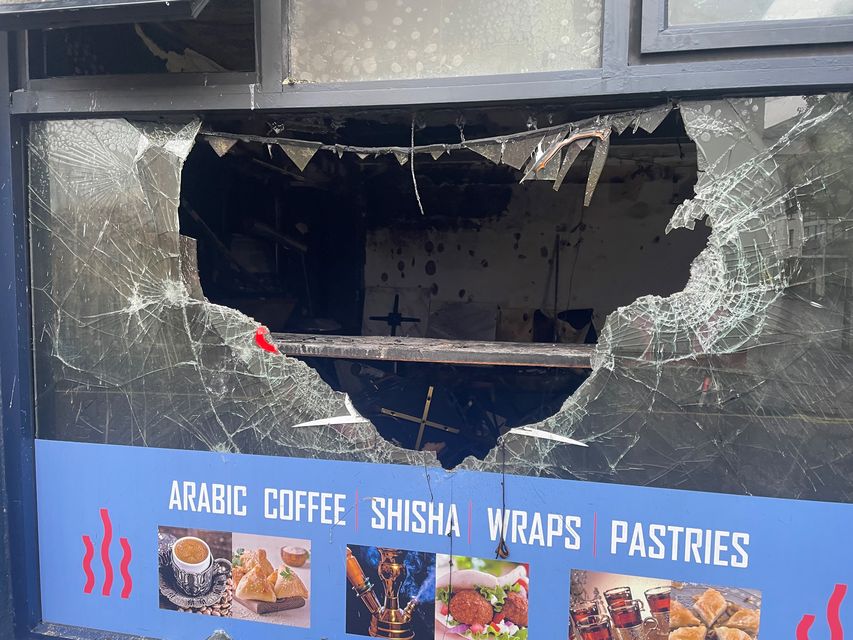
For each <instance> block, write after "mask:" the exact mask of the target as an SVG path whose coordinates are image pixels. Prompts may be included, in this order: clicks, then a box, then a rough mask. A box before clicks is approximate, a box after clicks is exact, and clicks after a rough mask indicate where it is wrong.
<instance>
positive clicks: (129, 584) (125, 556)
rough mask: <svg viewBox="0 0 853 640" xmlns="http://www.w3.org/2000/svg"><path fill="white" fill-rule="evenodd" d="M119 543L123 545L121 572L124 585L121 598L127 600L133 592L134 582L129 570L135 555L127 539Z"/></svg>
mask: <svg viewBox="0 0 853 640" xmlns="http://www.w3.org/2000/svg"><path fill="white" fill-rule="evenodd" d="M119 543H120V544H121V550H122V556H121V564H120V565H119V571H121V579H122V580H124V584H123V586H122V588H121V597H122V598H125V599H127V598H129V597H130V592H131V591H132V590H133V580H132V579H131V577H130V572H129V571H128V570H127V568H128V567H129V566H130V559H131V558H132V557H133V553H132V552H131V550H130V543H129V542H128V541H127V538H121V539H120V540H119Z"/></svg>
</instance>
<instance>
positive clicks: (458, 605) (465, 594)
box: [448, 589, 527, 626]
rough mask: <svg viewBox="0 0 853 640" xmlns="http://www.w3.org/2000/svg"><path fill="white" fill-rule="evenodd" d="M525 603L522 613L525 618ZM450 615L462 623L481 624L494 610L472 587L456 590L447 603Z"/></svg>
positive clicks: (485, 621)
mask: <svg viewBox="0 0 853 640" xmlns="http://www.w3.org/2000/svg"><path fill="white" fill-rule="evenodd" d="M526 605H527V603H525V609H524V615H525V620H526V619H527V607H526ZM448 608H449V609H450V615H452V616H453V619H454V620H456V621H458V622H461V623H462V624H468V625H472V624H481V625H483V626H485V625H487V624H489V623H490V622H491V621H492V616H493V615H494V614H495V610H494V609H493V608H492V605H491V604H490V603H489V601H488V600H486V599H485V598H484V597H483V596H481V595H480V594H479V593H477V592H476V591H474V590H472V589H465V590H463V591H457V592H456V593H455V594H454V595H453V597H452V598H450V603H449V605H448Z"/></svg>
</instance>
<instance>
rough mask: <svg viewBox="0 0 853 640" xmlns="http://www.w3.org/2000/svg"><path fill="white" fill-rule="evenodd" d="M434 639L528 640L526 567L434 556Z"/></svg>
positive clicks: (489, 561) (490, 561)
mask: <svg viewBox="0 0 853 640" xmlns="http://www.w3.org/2000/svg"><path fill="white" fill-rule="evenodd" d="M436 566H437V570H436V582H435V638H436V640H527V638H528V635H527V624H528V595H529V592H530V583H529V569H528V566H527V565H526V564H519V563H515V562H506V561H503V560H487V559H483V558H471V557H468V556H450V555H444V554H438V556H437V557H436Z"/></svg>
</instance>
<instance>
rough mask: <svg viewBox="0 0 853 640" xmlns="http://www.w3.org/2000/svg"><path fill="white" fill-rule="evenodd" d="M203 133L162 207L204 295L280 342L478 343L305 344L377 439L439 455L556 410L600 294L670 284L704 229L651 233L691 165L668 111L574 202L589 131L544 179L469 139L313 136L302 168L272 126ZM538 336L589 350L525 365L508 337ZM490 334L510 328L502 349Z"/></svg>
mask: <svg viewBox="0 0 853 640" xmlns="http://www.w3.org/2000/svg"><path fill="white" fill-rule="evenodd" d="M579 115H585V114H578V113H577V112H576V111H571V110H569V109H568V108H566V107H562V108H559V107H558V108H552V107H536V108H535V109H534V108H519V107H508V108H497V109H491V110H489V111H477V110H466V112H465V113H459V112H450V111H440V112H439V111H437V112H429V113H428V114H426V115H418V116H417V117H416V118H415V120H414V125H412V121H411V120H410V118H411V114H410V113H403V112H382V113H355V112H353V113H348V114H341V113H334V114H311V115H305V116H302V117H293V116H290V117H289V118H288V119H287V120H284V119H281V120H277V119H265V120H249V121H247V120H241V121H238V120H230V121H229V120H216V121H207V122H205V126H204V130H205V131H221V132H230V133H239V134H254V135H266V136H283V137H287V138H288V139H299V140H315V141H323V142H327V143H329V142H332V143H334V142H339V143H346V144H356V145H370V146H381V145H391V144H400V143H402V144H407V143H408V142H410V140H411V137H412V135H413V134H414V136H415V137H416V138H417V142H418V144H432V143H436V142H448V141H450V142H453V141H459V140H460V138H462V139H473V138H479V137H484V136H489V135H495V134H497V133H506V132H512V131H518V130H522V131H523V130H525V129H528V128H532V127H536V126H543V125H544V126H547V125H548V124H550V123H560V122H567V121H571V120H576V119H577V118H578V116H579ZM413 129H414V131H413ZM203 140H204V138H203V137H202V138H200V139H199V141H198V143H197V144H196V146H195V148H194V150H193V151H192V152H191V154H190V156H189V158H188V160H187V162H186V165H185V167H184V170H183V176H182V196H181V208H180V223H181V230H182V234H183V235H185V236H189V237H191V238H194V239H195V240H196V241H197V252H198V256H197V258H198V265H199V278H200V281H201V285H202V288H203V291H204V295H205V296H206V297H207V298H208V299H209V300H210V301H211V302H214V303H218V304H222V305H227V306H229V307H233V308H236V309H239V310H240V311H242V312H244V313H246V314H247V315H249V316H251V317H253V318H255V319H256V320H257V321H258V322H260V323H262V324H263V325H265V326H266V327H268V328H269V330H270V331H271V332H272V338H271V339H272V340H273V342H274V343H276V344H277V345H278V347H279V348H280V349H281V351H282V352H283V353H285V354H288V353H295V352H289V351H288V343H289V342H293V341H298V340H299V336H311V339H315V338H316V337H317V336H323V337H324V339H325V340H326V342H327V343H328V344H333V343H334V341H335V338H334V336H349V337H353V336H356V337H357V336H368V337H371V338H372V339H380V338H381V337H383V336H384V337H386V338H391V337H394V338H419V339H426V340H433V341H437V340H445V341H451V342H450V343H449V344H450V345H451V347H450V348H451V349H452V348H453V345H456V346H458V347H459V348H460V350H462V351H464V349H465V345H466V344H468V342H467V341H472V340H474V341H478V342H480V343H486V344H489V345H494V346H493V348H491V349H490V348H489V347H486V351H494V352H495V353H489V354H487V355H486V357H480V356H478V357H476V358H473V361H470V362H468V361H466V362H462V363H460V362H457V363H451V362H447V361H446V359H445V360H439V361H435V360H434V359H433V358H431V357H430V355H429V352H428V351H426V350H423V349H419V348H418V347H415V346H412V347H411V350H410V351H411V352H410V353H409V354H408V355H407V356H406V357H405V358H399V359H393V360H392V359H389V358H387V357H381V356H376V355H375V354H374V355H367V356H366V357H364V358H356V357H353V358H341V357H333V356H334V355H335V354H334V352H332V351H330V352H329V353H328V354H323V355H326V356H328V357H312V358H306V361H307V362H309V364H311V365H312V366H313V367H314V368H315V369H316V370H317V371H318V372H319V373H320V374H321V376H322V377H323V378H324V379H325V380H326V381H327V382H328V383H329V384H330V385H331V386H332V387H333V388H335V389H338V390H340V391H344V392H346V393H347V394H349V396H350V398H351V400H352V403H353V405H354V407H355V408H356V409H357V410H358V411H359V412H360V413H361V414H362V415H363V416H365V417H366V418H368V419H370V420H371V421H372V422H373V423H374V424H375V425H376V426H377V428H378V429H379V431H380V433H381V434H382V435H383V436H384V437H385V438H386V439H388V440H390V441H393V442H394V443H396V444H398V445H400V446H403V447H406V448H410V449H432V450H435V451H437V452H438V457H439V460H440V461H441V462H442V464H443V465H444V466H445V467H448V468H452V467H453V466H455V465H456V464H458V463H459V462H460V461H461V460H463V459H464V458H465V457H466V456H468V455H474V456H477V457H480V458H482V457H483V456H485V455H486V454H487V453H488V452H489V450H490V449H491V448H492V447H493V446H494V445H495V443H496V440H497V438H498V436H499V435H500V434H502V433H504V432H506V431H507V430H508V429H511V428H514V427H518V426H522V425H529V424H533V423H536V422H538V421H540V420H543V419H545V418H547V417H549V416H551V415H553V414H554V413H555V412H557V411H558V409H559V408H560V407H561V406H562V405H563V403H564V402H565V401H566V399H567V398H568V397H569V396H570V395H571V394H572V393H573V392H574V391H575V390H576V389H577V388H578V387H579V386H580V385H581V384H582V383H583V381H584V380H585V379H586V378H587V376H588V374H589V372H590V365H589V363H588V357H589V356H590V355H591V353H592V350H593V348H594V345H595V343H596V342H597V339H598V334H599V332H600V331H601V328H602V327H603V325H604V322H605V319H606V316H607V314H608V313H610V312H612V311H613V310H615V309H616V308H618V307H619V306H622V305H625V304H628V303H630V302H632V301H633V300H635V299H636V298H637V297H639V296H644V295H662V296H663V295H668V294H670V293H672V292H675V291H679V290H681V289H682V288H683V287H684V284H685V283H686V281H687V278H688V275H689V269H690V264H691V261H692V260H693V258H694V257H695V256H696V255H697V254H698V253H699V252H700V251H701V250H702V248H703V247H704V245H705V242H706V239H707V229H705V228H704V227H702V228H701V229H700V228H697V230H696V231H695V232H692V233H691V232H689V231H675V232H673V233H671V234H666V233H665V227H666V223H667V221H668V219H669V217H670V216H671V215H672V213H673V211H674V210H675V208H676V207H677V206H678V204H679V203H680V202H682V201H683V200H685V199H687V198H690V197H691V196H692V195H693V185H694V184H695V181H696V150H695V146H694V145H693V144H692V142H690V140H689V139H688V137H687V135H686V133H685V132H684V129H683V125H682V123H681V121H680V117H679V116H678V113H677V111H676V112H673V113H671V114H670V115H669V116H668V118H667V119H666V120H665V121H664V123H663V124H662V125H661V126H660V127H659V128H658V129H657V131H656V132H655V133H654V134H647V133H644V132H643V131H638V132H632V131H626V132H625V133H624V134H622V135H621V136H615V135H614V139H613V140H612V144H611V148H610V155H609V158H608V161H607V164H606V166H605V169H604V172H603V174H602V177H601V180H600V183H599V185H598V187H597V190H596V192H595V194H594V196H593V198H592V201H591V203H590V206H589V207H585V206H584V205H583V195H584V188H585V185H586V182H587V175H588V173H589V165H590V161H591V155H592V152H591V150H588V151H587V152H586V153H584V154H582V155H581V157H580V158H579V160H578V162H577V163H576V165H575V166H574V167H573V168H572V169H571V171H570V172H569V174H568V175H567V177H566V178H565V181H564V182H563V184H562V186H561V188H560V190H559V191H555V190H554V189H553V181H546V180H528V181H526V182H523V183H521V184H520V183H519V180H520V179H521V176H522V172H521V171H518V170H516V169H514V168H512V167H510V166H506V165H500V164H495V163H493V162H491V161H490V160H488V159H486V158H485V157H482V156H481V155H478V154H477V153H474V152H473V151H470V150H462V151H453V152H452V153H446V154H442V155H441V156H440V157H438V158H437V159H434V158H433V157H431V156H430V155H428V154H416V155H414V156H413V157H414V163H415V164H414V167H412V165H411V164H409V162H408V160H409V158H406V159H399V158H397V157H395V156H394V155H393V154H391V155H376V156H366V157H360V156H359V155H357V154H354V153H346V154H340V155H339V154H336V153H330V152H327V151H320V152H317V153H316V154H315V155H314V156H313V157H312V158H311V160H310V162H309V163H308V165H307V166H306V167H305V169H304V171H300V169H299V168H298V167H297V166H296V164H295V163H294V162H292V161H291V159H290V158H289V156H288V154H287V153H286V152H285V151H284V150H283V149H282V148H281V147H279V146H276V145H270V144H263V143H258V142H245V141H244V142H239V143H237V144H234V146H233V147H232V148H231V149H230V150H229V152H228V153H227V154H225V155H223V156H222V157H220V156H219V155H218V154H217V153H216V152H215V151H214V148H213V147H212V146H211V145H209V144H206V143H204V141H203ZM362 155H364V154H362ZM413 176H414V179H413ZM555 316H556V322H555V320H554V318H555ZM397 342H399V341H397ZM555 343H556V345H557V346H556V347H555V350H557V351H558V350H559V349H561V348H568V347H569V346H572V347H583V349H585V353H586V354H587V361H586V362H581V363H578V362H577V361H575V365H574V366H531V364H530V361H529V358H528V359H525V358H524V357H523V356H524V352H525V349H529V348H533V347H534V346H536V345H540V346H543V345H552V344H555ZM399 344H400V345H401V346H402V348H406V347H407V344H408V343H406V342H405V341H403V342H400V343H399ZM418 344H421V345H422V344H423V343H418ZM502 345H503V346H506V345H514V347H517V348H515V349H514V351H513V353H512V354H509V355H507V354H506V353H504V352H503V350H502V349H501V346H502ZM369 350H370V349H369V348H368V347H365V353H367V351H369ZM555 352H556V351H555ZM580 352H582V353H583V352H584V351H583V350H581V351H580ZM519 354H521V355H519ZM489 356H491V357H489ZM497 361H499V364H494V362H497Z"/></svg>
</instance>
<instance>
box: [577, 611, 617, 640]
mask: <svg viewBox="0 0 853 640" xmlns="http://www.w3.org/2000/svg"><path fill="white" fill-rule="evenodd" d="M578 635H579V636H580V639H581V640H613V630H612V628H611V626H610V619H609V618H608V617H606V616H591V617H589V618H587V619H586V620H584V621H583V622H582V623H581V624H579V625H578Z"/></svg>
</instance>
